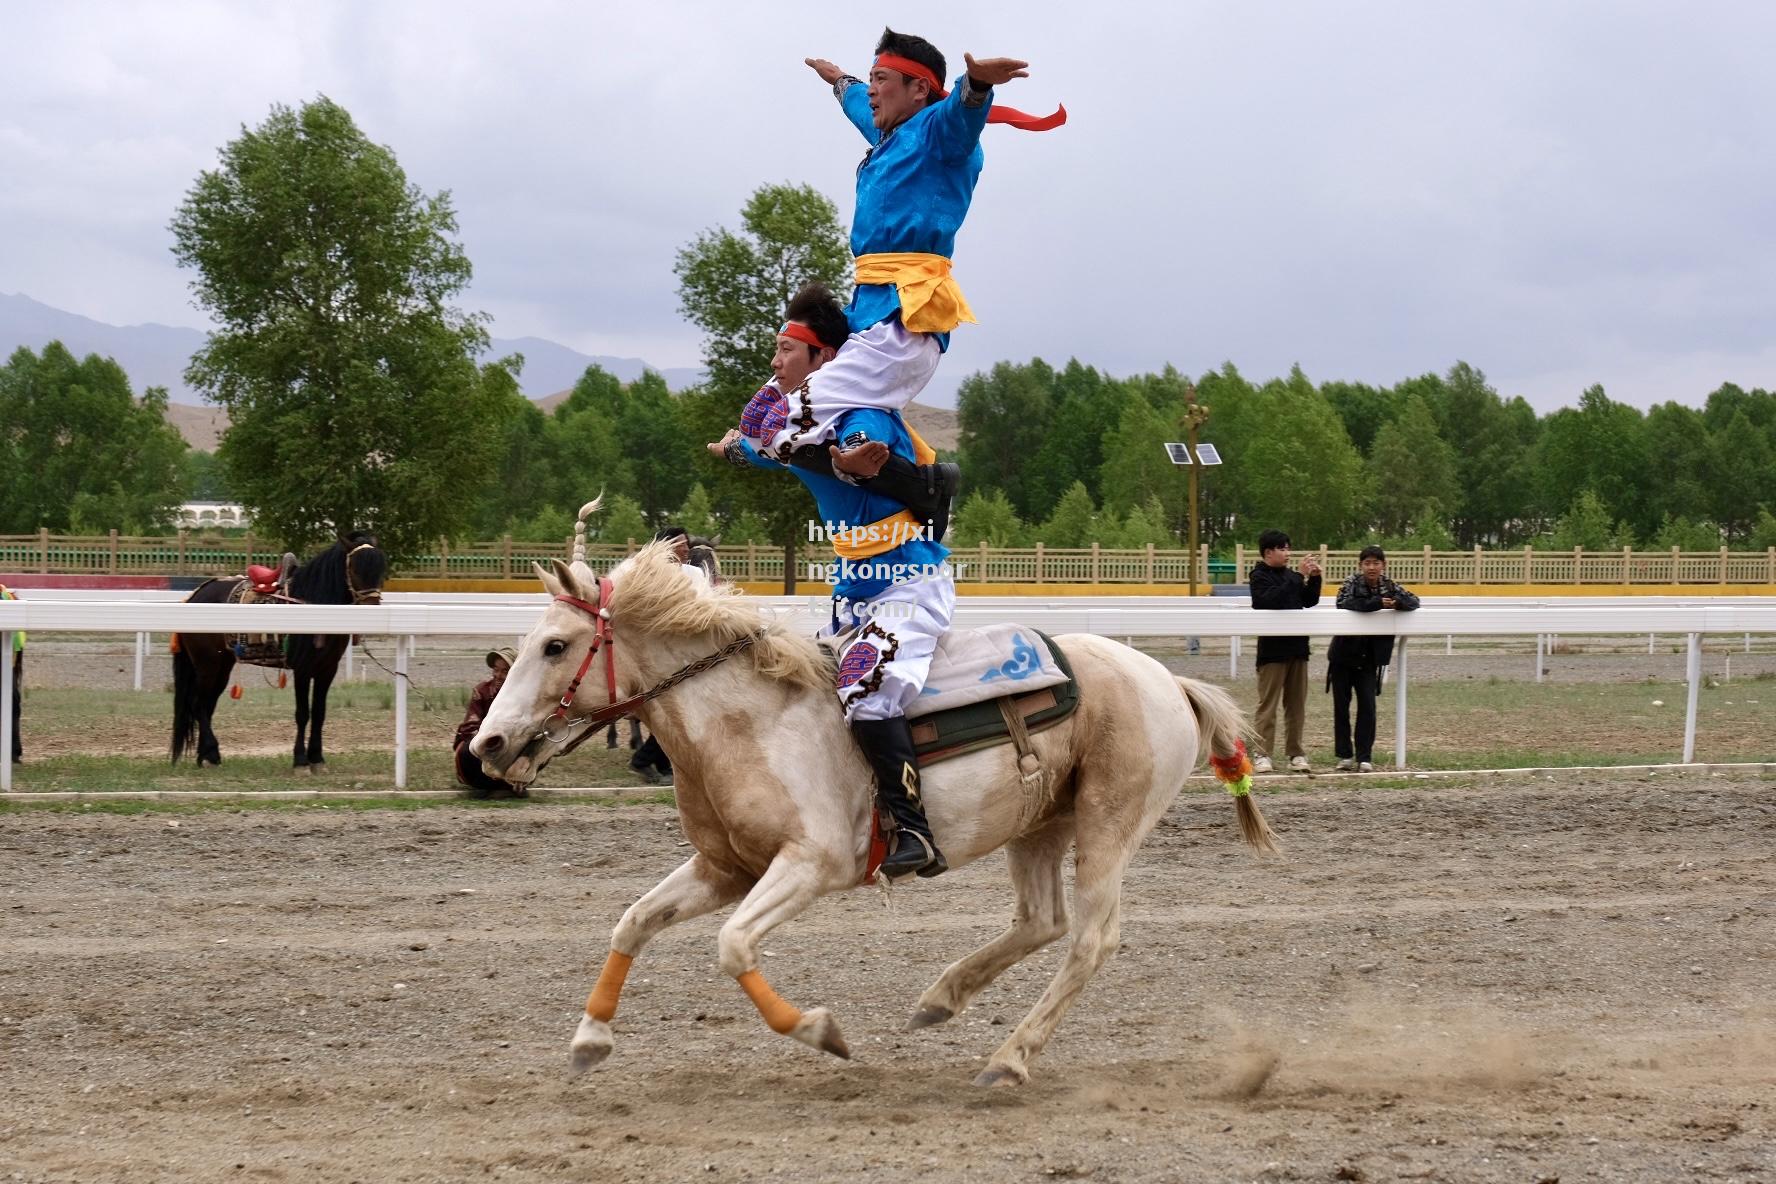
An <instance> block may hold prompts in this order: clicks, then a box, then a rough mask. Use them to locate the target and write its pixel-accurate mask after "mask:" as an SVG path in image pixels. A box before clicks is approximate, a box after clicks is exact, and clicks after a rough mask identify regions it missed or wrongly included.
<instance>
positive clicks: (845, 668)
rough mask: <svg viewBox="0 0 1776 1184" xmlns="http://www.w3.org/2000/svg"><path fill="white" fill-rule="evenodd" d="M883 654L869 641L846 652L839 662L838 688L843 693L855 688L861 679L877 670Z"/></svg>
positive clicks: (859, 643)
mask: <svg viewBox="0 0 1776 1184" xmlns="http://www.w3.org/2000/svg"><path fill="white" fill-rule="evenodd" d="M881 656H882V655H881V652H880V651H879V650H877V649H876V647H875V646H873V645H871V644H870V643H869V642H867V641H860V642H858V643H856V644H855V645H853V646H852V647H851V648H850V649H848V650H846V651H845V656H844V658H843V659H841V660H840V662H839V677H838V687H839V689H840V690H841V691H842V690H844V689H845V688H846V687H849V686H854V685H855V684H856V683H857V682H858V681H859V680H860V679H862V678H863V677H864V676H865V675H867V674H868V673H869V672H870V671H872V670H874V669H875V668H876V662H877V660H878V659H879V658H881Z"/></svg>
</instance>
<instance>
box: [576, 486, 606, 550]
mask: <svg viewBox="0 0 1776 1184" xmlns="http://www.w3.org/2000/svg"><path fill="white" fill-rule="evenodd" d="M602 509H604V490H602V489H601V490H599V491H598V496H597V497H595V498H593V499H592V500H591V501H589V502H587V503H586V504H585V505H583V506H581V507H580V514H579V517H577V518H575V519H574V542H573V562H574V563H584V562H586V519H588V518H590V517H592V515H594V514H596V513H598V511H600V510H602Z"/></svg>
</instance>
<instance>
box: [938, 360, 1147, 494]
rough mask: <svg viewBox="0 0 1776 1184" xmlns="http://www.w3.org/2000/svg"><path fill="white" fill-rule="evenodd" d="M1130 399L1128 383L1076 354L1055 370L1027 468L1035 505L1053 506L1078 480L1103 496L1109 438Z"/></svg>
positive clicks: (1088, 490) (1091, 491) (1089, 489)
mask: <svg viewBox="0 0 1776 1184" xmlns="http://www.w3.org/2000/svg"><path fill="white" fill-rule="evenodd" d="M1129 398H1130V392H1129V389H1128V387H1127V385H1126V384H1124V383H1121V382H1117V381H1115V380H1114V379H1110V378H1107V377H1105V376H1104V375H1102V374H1099V373H1098V372H1097V371H1096V370H1094V369H1092V368H1091V367H1090V366H1082V365H1080V363H1079V361H1078V360H1077V359H1074V360H1070V361H1069V362H1068V363H1067V365H1066V366H1065V368H1063V369H1062V370H1061V371H1060V372H1059V373H1057V374H1055V375H1054V383H1053V388H1052V390H1051V393H1050V400H1051V403H1052V405H1053V413H1052V416H1051V418H1050V422H1049V428H1048V432H1047V435H1046V436H1045V437H1044V438H1043V441H1042V446H1041V447H1040V448H1039V449H1038V450H1037V452H1036V459H1035V463H1034V464H1033V465H1030V466H1028V470H1027V471H1028V473H1029V486H1030V492H1029V496H1030V499H1031V501H1032V503H1033V504H1035V505H1037V506H1042V507H1047V506H1053V505H1054V504H1055V503H1056V502H1058V501H1060V500H1061V495H1062V494H1063V493H1065V492H1066V490H1067V488H1068V487H1069V486H1070V485H1072V484H1073V483H1074V482H1075V481H1082V482H1084V483H1085V489H1086V492H1087V493H1089V494H1091V495H1092V497H1094V498H1097V497H1100V496H1101V495H1102V491H1101V490H1100V489H1099V488H1098V476H1099V473H1100V472H1101V471H1102V469H1103V465H1104V442H1105V440H1106V438H1107V437H1108V436H1109V435H1110V433H1111V432H1112V431H1114V430H1115V428H1116V425H1117V423H1118V422H1119V421H1120V420H1121V419H1122V409H1123V407H1124V405H1125V404H1126V403H1127V402H1128V400H1129ZM970 476H971V479H972V474H971V475H970Z"/></svg>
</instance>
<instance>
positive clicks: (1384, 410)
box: [1320, 376, 1434, 456]
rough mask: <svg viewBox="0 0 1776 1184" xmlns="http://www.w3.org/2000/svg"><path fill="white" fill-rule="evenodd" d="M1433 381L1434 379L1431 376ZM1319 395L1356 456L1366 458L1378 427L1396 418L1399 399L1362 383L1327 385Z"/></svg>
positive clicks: (1323, 384) (1392, 393)
mask: <svg viewBox="0 0 1776 1184" xmlns="http://www.w3.org/2000/svg"><path fill="white" fill-rule="evenodd" d="M1430 377H1432V378H1433V380H1434V376H1430ZM1320 393H1321V394H1322V395H1324V396H1325V397H1326V401H1327V402H1328V403H1330V404H1332V410H1334V411H1336V412H1338V418H1339V419H1340V420H1341V421H1342V422H1343V423H1344V433H1345V435H1347V436H1349V437H1350V442H1351V443H1352V444H1354V445H1355V446H1356V449H1357V451H1358V452H1361V453H1362V454H1363V455H1364V456H1367V455H1369V449H1370V448H1371V447H1372V446H1373V445H1374V443H1375V436H1376V433H1377V432H1379V431H1381V426H1382V425H1383V424H1385V423H1387V422H1388V421H1389V420H1391V419H1393V418H1394V417H1395V416H1396V415H1398V414H1399V407H1398V403H1399V401H1400V400H1399V395H1398V394H1397V393H1396V392H1394V391H1386V390H1380V389H1378V388H1376V387H1372V386H1369V385H1367V384H1366V383H1361V382H1327V383H1322V384H1321V385H1320Z"/></svg>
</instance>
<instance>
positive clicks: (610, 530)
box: [568, 493, 654, 544]
mask: <svg viewBox="0 0 1776 1184" xmlns="http://www.w3.org/2000/svg"><path fill="white" fill-rule="evenodd" d="M574 510H575V512H577V511H578V510H579V507H578V506H575V507H574ZM569 520H570V522H571V516H570V519H569ZM568 531H569V533H572V531H573V527H572V526H571V525H570V526H569V527H568ZM586 537H587V538H589V539H591V540H593V541H594V542H599V543H618V544H621V543H627V542H628V541H629V540H631V539H633V540H635V541H636V542H637V543H645V542H647V541H648V540H649V539H651V538H653V537H654V532H653V531H652V530H651V529H650V528H649V527H648V524H647V519H646V518H643V517H642V516H641V503H640V502H637V501H636V500H635V499H634V498H632V497H628V496H626V495H624V494H621V493H619V494H617V495H616V496H615V497H612V498H610V499H608V501H607V503H606V505H605V507H604V511H603V512H602V513H599V514H594V515H593V516H592V517H591V518H590V519H589V520H588V521H587V523H586Z"/></svg>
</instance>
